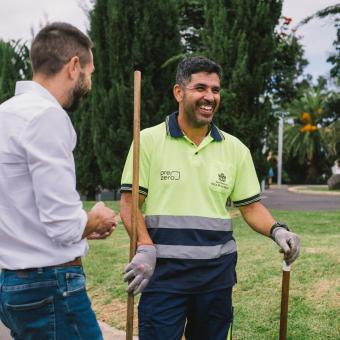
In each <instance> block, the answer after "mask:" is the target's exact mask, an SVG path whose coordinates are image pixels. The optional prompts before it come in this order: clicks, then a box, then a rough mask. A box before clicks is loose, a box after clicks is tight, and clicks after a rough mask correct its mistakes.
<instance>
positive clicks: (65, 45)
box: [30, 22, 93, 76]
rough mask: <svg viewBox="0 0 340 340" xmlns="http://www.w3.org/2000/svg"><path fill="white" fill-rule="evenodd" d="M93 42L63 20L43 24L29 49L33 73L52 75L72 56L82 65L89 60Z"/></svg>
mask: <svg viewBox="0 0 340 340" xmlns="http://www.w3.org/2000/svg"><path fill="white" fill-rule="evenodd" d="M92 47H93V43H92V41H91V40H90V38H88V37H87V36H86V35H85V34H84V33H83V32H81V31H80V30H79V29H78V28H76V27H74V26H72V25H70V24H68V23H64V22H54V23H52V24H49V25H47V26H45V27H44V28H43V29H42V30H41V31H40V32H39V33H38V34H37V36H36V37H35V38H34V40H33V42H32V46H31V51H30V59H31V63H32V68H33V73H42V74H44V75H46V76H52V75H54V74H56V73H57V72H59V71H60V70H61V69H62V67H63V66H64V65H65V64H66V63H68V62H69V61H70V59H71V58H72V57H74V56H78V57H79V61H80V64H81V65H82V66H84V65H86V64H87V63H89V62H90V53H89V52H90V50H91V48H92Z"/></svg>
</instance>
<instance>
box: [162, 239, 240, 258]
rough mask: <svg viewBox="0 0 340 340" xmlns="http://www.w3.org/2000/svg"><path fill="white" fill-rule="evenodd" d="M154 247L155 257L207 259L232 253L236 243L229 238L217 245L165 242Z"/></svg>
mask: <svg viewBox="0 0 340 340" xmlns="http://www.w3.org/2000/svg"><path fill="white" fill-rule="evenodd" d="M156 249H157V257H162V258H172V259H186V260H208V259H216V258H219V257H221V256H222V255H226V254H231V253H234V252H235V251H236V243H235V241H234V240H230V241H229V242H227V243H226V244H219V245H217V246H170V245H166V244H156Z"/></svg>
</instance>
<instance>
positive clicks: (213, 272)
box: [144, 252, 237, 294]
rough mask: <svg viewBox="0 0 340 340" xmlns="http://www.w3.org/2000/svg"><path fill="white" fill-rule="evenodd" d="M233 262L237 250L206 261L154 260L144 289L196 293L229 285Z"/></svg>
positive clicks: (233, 282)
mask: <svg viewBox="0 0 340 340" xmlns="http://www.w3.org/2000/svg"><path fill="white" fill-rule="evenodd" d="M236 262H237V253H236V252H235V253H232V254H228V255H224V256H221V257H220V258H218V259H209V260H180V259H163V258H161V259H157V265H156V269H155V272H154V274H153V275H152V277H151V280H150V282H149V284H148V285H147V287H146V288H145V289H144V292H169V293H179V294H182V293H183V294H196V293H203V292H211V291H214V290H219V289H224V288H228V287H232V286H233V285H234V284H235V283H236V271H235V267H236Z"/></svg>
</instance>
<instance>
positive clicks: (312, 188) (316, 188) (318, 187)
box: [301, 185, 340, 192]
mask: <svg viewBox="0 0 340 340" xmlns="http://www.w3.org/2000/svg"><path fill="white" fill-rule="evenodd" d="M301 190H302V191H323V192H340V189H335V190H329V189H328V186H327V185H308V186H306V187H304V188H301Z"/></svg>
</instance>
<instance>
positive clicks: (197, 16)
mask: <svg viewBox="0 0 340 340" xmlns="http://www.w3.org/2000/svg"><path fill="white" fill-rule="evenodd" d="M179 8H180V15H179V27H180V33H181V37H182V40H183V41H184V48H185V51H186V52H187V53H193V52H198V51H201V50H202V49H203V42H202V30H203V27H204V1H202V0H181V1H180V3H179Z"/></svg>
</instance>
